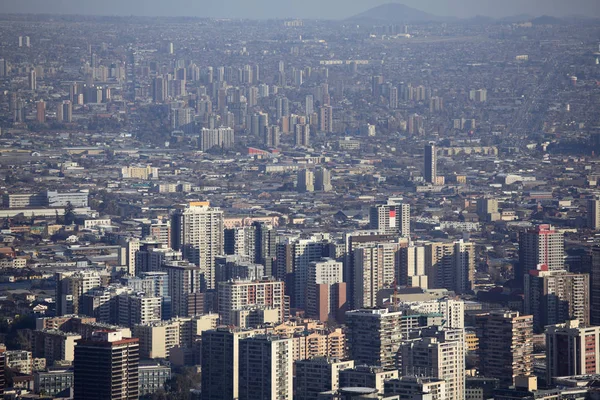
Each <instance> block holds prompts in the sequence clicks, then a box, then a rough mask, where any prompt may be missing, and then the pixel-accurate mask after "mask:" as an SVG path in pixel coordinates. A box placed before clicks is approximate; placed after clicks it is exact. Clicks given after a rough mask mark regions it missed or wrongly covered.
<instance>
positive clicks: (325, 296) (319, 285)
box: [306, 258, 347, 322]
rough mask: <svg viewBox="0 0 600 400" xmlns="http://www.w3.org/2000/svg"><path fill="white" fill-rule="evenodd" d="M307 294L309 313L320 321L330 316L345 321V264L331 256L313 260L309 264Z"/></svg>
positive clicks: (307, 310) (307, 309) (326, 319)
mask: <svg viewBox="0 0 600 400" xmlns="http://www.w3.org/2000/svg"><path fill="white" fill-rule="evenodd" d="M306 286H307V289H306V292H307V295H306V312H307V315H308V316H310V317H312V318H315V319H318V320H319V321H328V320H329V319H330V318H331V319H334V320H336V321H338V322H341V321H343V318H344V313H345V312H346V308H347V303H346V283H345V282H344V281H343V264H342V263H341V262H338V261H335V260H333V259H331V258H324V259H322V260H320V261H313V262H311V263H310V264H309V265H308V281H307V285H306Z"/></svg>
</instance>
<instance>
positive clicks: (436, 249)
mask: <svg viewBox="0 0 600 400" xmlns="http://www.w3.org/2000/svg"><path fill="white" fill-rule="evenodd" d="M425 273H426V275H427V283H428V285H429V288H436V289H449V290H454V291H456V292H457V293H466V292H468V291H470V290H471V286H472V283H473V280H474V278H475V244H474V243H471V242H465V241H463V240H462V239H461V240H458V241H456V242H430V243H426V244H425Z"/></svg>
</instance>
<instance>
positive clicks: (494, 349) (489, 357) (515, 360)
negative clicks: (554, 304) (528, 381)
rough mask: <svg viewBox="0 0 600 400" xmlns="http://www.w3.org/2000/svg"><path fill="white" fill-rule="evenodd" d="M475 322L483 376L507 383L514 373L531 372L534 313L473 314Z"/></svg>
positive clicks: (510, 381) (494, 312) (505, 384)
mask: <svg viewBox="0 0 600 400" xmlns="http://www.w3.org/2000/svg"><path fill="white" fill-rule="evenodd" d="M475 323H476V329H477V337H478V338H479V373H480V374H481V375H482V376H485V377H486V378H497V379H499V380H500V385H501V386H502V387H509V386H512V385H513V384H514V379H515V377H517V376H520V375H523V376H530V375H532V374H533V357H532V353H533V316H531V315H520V314H519V313H518V312H516V311H510V312H509V311H506V312H504V311H493V312H491V313H489V314H484V315H479V316H476V319H475Z"/></svg>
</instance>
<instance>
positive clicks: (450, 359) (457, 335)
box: [399, 326, 465, 400]
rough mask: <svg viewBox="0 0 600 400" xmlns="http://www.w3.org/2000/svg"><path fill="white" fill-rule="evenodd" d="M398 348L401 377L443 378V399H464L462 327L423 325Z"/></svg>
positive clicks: (463, 341)
mask: <svg viewBox="0 0 600 400" xmlns="http://www.w3.org/2000/svg"><path fill="white" fill-rule="evenodd" d="M417 332H418V333H417V334H416V335H415V336H416V337H411V338H410V339H409V340H407V341H405V342H403V343H402V346H401V348H400V357H399V359H400V364H401V371H402V375H404V376H407V375H408V376H411V375H412V376H428V377H434V378H440V379H444V380H445V381H446V398H447V399H450V400H464V399H465V338H464V329H446V328H441V327H439V326H433V327H429V328H424V329H421V330H419V331H417ZM411 336H412V335H411Z"/></svg>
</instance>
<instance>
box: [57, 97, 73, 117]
mask: <svg viewBox="0 0 600 400" xmlns="http://www.w3.org/2000/svg"><path fill="white" fill-rule="evenodd" d="M56 120H57V121H58V122H66V123H71V122H73V105H72V102H71V101H69V100H65V101H63V102H62V103H59V104H58V106H57V107H56Z"/></svg>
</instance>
